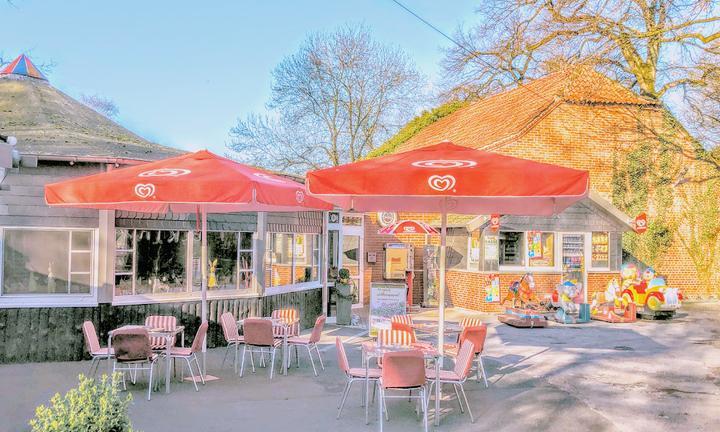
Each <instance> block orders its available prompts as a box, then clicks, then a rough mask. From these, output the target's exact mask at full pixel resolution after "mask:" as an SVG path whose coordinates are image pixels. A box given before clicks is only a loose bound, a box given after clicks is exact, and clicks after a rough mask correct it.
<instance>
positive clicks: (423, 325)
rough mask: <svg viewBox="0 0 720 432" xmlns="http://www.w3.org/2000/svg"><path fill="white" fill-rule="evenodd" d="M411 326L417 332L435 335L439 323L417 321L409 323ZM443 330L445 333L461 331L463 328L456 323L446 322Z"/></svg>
mask: <svg viewBox="0 0 720 432" xmlns="http://www.w3.org/2000/svg"><path fill="white" fill-rule="evenodd" d="M411 327H412V328H413V329H415V330H416V331H417V332H419V333H426V334H433V335H437V333H438V331H439V328H440V324H438V323H437V322H430V323H427V322H418V323H413V324H411ZM444 330H445V334H447V333H460V332H462V330H463V328H462V326H461V325H460V324H458V323H452V322H446V323H445V329H444Z"/></svg>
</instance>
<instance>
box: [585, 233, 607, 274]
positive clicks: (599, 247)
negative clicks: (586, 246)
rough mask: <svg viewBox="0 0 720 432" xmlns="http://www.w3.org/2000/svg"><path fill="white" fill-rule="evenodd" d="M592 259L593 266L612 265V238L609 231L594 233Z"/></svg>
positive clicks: (604, 266)
mask: <svg viewBox="0 0 720 432" xmlns="http://www.w3.org/2000/svg"><path fill="white" fill-rule="evenodd" d="M591 247H592V257H591V258H592V259H591V261H590V265H591V267H594V268H608V267H610V239H609V235H608V233H607V232H594V233H592V246H591Z"/></svg>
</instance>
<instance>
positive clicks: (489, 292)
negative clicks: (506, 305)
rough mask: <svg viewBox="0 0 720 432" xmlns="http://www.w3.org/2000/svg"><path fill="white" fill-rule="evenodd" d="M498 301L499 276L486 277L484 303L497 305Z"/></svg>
mask: <svg viewBox="0 0 720 432" xmlns="http://www.w3.org/2000/svg"><path fill="white" fill-rule="evenodd" d="M499 301H500V276H498V275H496V274H491V275H488V281H487V285H486V286H485V303H497V302H499Z"/></svg>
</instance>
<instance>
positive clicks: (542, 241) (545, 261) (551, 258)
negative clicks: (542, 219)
mask: <svg viewBox="0 0 720 432" xmlns="http://www.w3.org/2000/svg"><path fill="white" fill-rule="evenodd" d="M527 251H528V252H527V255H528V265H529V266H530V267H554V266H555V234H553V233H549V232H540V231H530V232H528V233H527Z"/></svg>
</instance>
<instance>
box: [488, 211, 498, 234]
mask: <svg viewBox="0 0 720 432" xmlns="http://www.w3.org/2000/svg"><path fill="white" fill-rule="evenodd" d="M499 229H500V215H499V214H494V215H490V230H492V232H498V230H499Z"/></svg>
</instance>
